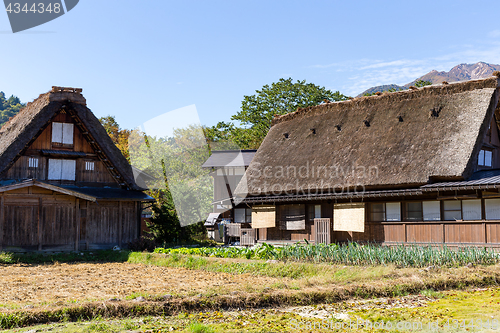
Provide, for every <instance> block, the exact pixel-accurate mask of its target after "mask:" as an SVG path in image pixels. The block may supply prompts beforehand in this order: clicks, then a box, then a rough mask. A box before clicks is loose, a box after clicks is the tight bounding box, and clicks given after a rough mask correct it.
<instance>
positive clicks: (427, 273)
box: [0, 253, 500, 332]
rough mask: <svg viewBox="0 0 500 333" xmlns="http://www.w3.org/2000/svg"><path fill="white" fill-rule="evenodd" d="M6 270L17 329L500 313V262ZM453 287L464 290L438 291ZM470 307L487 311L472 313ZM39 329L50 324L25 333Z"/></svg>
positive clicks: (196, 260)
mask: <svg viewBox="0 0 500 333" xmlns="http://www.w3.org/2000/svg"><path fill="white" fill-rule="evenodd" d="M0 270H1V273H2V279H0V312H1V313H0V324H1V327H3V328H10V329H13V330H12V332H45V331H51V332H80V331H84V332H121V331H132V332H142V331H145V332H167V331H171V330H172V328H174V329H175V330H179V331H183V332H219V331H227V332H241V331H248V332H268V331H270V330H271V331H280V332H287V331H290V322H291V321H293V320H295V322H297V320H298V321H299V322H301V320H302V321H304V323H307V320H309V319H312V320H317V321H321V320H323V319H324V318H321V317H319V316H318V315H317V314H321V313H323V314H325V315H326V316H327V317H328V316H330V317H331V316H335V314H336V313H337V314H338V313H341V314H343V315H345V316H349V318H358V317H360V316H361V317H364V318H369V319H370V320H374V319H376V318H379V317H380V318H393V317H394V318H396V317H398V316H399V317H401V319H406V318H410V319H412V320H416V319H418V318H420V317H419V316H422V318H424V317H427V318H430V317H432V316H433V315H434V313H438V312H439V311H441V312H442V313H443V317H442V318H462V317H464V316H465V314H467V315H469V314H470V315H471V316H472V315H476V314H477V313H478V312H477V311H481V314H482V317H484V318H486V317H485V316H490V317H491V313H495V312H492V311H500V308H498V307H499V306H500V305H499V304H500V292H499V291H498V290H496V291H491V292H490V290H493V289H487V288H491V287H496V286H498V284H499V281H500V265H498V264H496V265H484V266H483V265H466V266H458V267H427V268H411V267H406V268H401V267H396V266H394V265H386V266H382V265H379V266H361V265H360V266H345V265H333V264H313V263H306V262H279V261H274V260H267V261H266V260H253V259H250V260H248V259H241V258H239V259H231V258H213V257H199V256H192V255H166V254H148V253H131V254H130V255H128V261H124V262H107V263H102V262H70V263H63V262H57V261H55V262H51V263H40V264H26V263H15V264H2V265H0ZM453 289H455V290H466V291H464V292H460V293H462V294H457V295H459V297H458V296H456V295H454V294H452V293H450V292H444V293H442V292H441V291H446V290H453ZM470 290H479V291H480V293H472V294H470ZM407 295H408V296H407ZM411 295H414V296H411ZM486 296H487V297H491V300H494V302H493V303H491V302H490V301H491V300H489V299H485V297H486ZM457 297H458V298H457ZM471 297H472V298H471ZM446 301H447V302H448V303H446V304H447V305H446V308H447V309H450V308H451V307H452V306H454V304H456V305H457V306H458V305H459V303H460V302H461V303H464V302H470V303H469V304H468V305H467V306H464V307H463V309H460V310H457V312H456V313H453V316H454V317H453V316H452V313H451V312H446V311H448V310H446V311H445V310H444V309H441V308H440V307H439V302H441V303H443V302H446ZM366 302H369V303H368V305H366V304H367V303H366ZM436 302H437V303H436ZM434 303H435V304H436V305H435V306H434V305H433V304H434ZM461 303H460V304H461ZM370 304H373V306H372V305H370ZM471 305H478V306H479V305H481V307H479V308H478V309H474V312H467V311H472V310H471V309H472V306H471ZM493 306H494V308H493ZM432 307H434V308H435V309H434V310H426V309H430V308H432ZM399 308H401V309H408V311H406V310H404V311H403V310H401V309H399ZM398 309H399V310H398ZM220 310H223V311H220ZM485 311H486V312H488V314H486V312H485ZM483 312H484V313H483ZM460 315H461V316H462V317H460ZM446 316H447V317H446ZM457 316H458V317H457ZM307 318H309V319H307ZM346 318H347V317H346ZM439 318H441V317H439ZM464 318H467V317H464ZM334 319H335V320H337V321H338V320H344V319H345V318H343V317H342V318H340V317H338V318H334ZM499 319H500V318H499ZM50 322H56V324H48V323H50ZM263 322H264V323H265V325H262V323H263ZM37 324H44V325H42V326H31V327H32V328H33V327H35V328H33V329H30V327H25V328H22V327H23V326H27V325H37ZM241 325H243V326H241ZM245 325H246V327H245ZM287 325H288V326H287ZM16 327H18V328H16ZM155 327H157V328H159V329H158V330H157V329H156V328H155ZM287 327H288V328H287ZM126 328H131V329H130V330H129V329H126ZM160 328H161V329H160ZM247 328H248V330H247ZM298 331H300V332H302V331H304V332H308V331H310V330H308V329H307V327H306V328H305V329H304V330H298Z"/></svg>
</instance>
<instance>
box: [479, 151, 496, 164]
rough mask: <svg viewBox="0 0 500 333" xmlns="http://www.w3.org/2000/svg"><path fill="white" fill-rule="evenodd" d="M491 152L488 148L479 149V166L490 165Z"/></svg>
mask: <svg viewBox="0 0 500 333" xmlns="http://www.w3.org/2000/svg"><path fill="white" fill-rule="evenodd" d="M492 160H493V152H492V151H490V150H485V149H481V151H479V157H478V159H477V164H478V165H479V166H487V167H490V166H492Z"/></svg>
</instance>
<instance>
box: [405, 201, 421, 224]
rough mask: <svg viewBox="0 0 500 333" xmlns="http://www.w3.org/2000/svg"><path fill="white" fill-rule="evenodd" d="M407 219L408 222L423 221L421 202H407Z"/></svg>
mask: <svg viewBox="0 0 500 333" xmlns="http://www.w3.org/2000/svg"><path fill="white" fill-rule="evenodd" d="M406 217H407V220H408V221H422V219H423V217H422V203H421V202H407V203H406Z"/></svg>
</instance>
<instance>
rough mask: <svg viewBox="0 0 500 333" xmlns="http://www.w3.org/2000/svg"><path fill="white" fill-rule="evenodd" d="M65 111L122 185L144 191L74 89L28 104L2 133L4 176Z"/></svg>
mask: <svg viewBox="0 0 500 333" xmlns="http://www.w3.org/2000/svg"><path fill="white" fill-rule="evenodd" d="M61 110H64V112H66V113H68V114H69V115H70V116H71V117H73V118H74V120H75V126H76V128H78V130H80V131H81V132H82V134H83V135H84V137H85V139H86V140H87V142H88V143H89V144H90V145H91V146H92V148H93V149H94V151H95V152H96V154H97V156H98V157H99V159H100V160H101V161H102V162H103V163H104V164H105V165H107V167H108V170H109V171H110V172H111V173H112V174H113V176H114V177H115V179H116V180H117V182H118V183H119V184H120V185H122V186H126V187H127V188H130V189H134V190H142V188H140V187H139V186H137V184H136V183H135V181H134V175H133V172H132V167H131V166H130V164H129V163H128V162H127V160H126V159H125V157H124V156H123V155H122V153H121V152H120V150H119V149H118V148H117V147H116V146H115V144H114V143H113V141H112V140H111V138H110V137H109V135H108V134H107V133H106V130H105V129H104V127H103V126H102V125H101V123H100V122H99V120H98V119H97V118H96V117H95V116H94V114H93V113H92V112H91V111H90V109H88V108H87V106H86V100H85V98H84V97H83V96H82V95H81V89H74V88H61V87H53V88H52V91H50V92H48V93H45V94H42V95H40V96H39V97H38V98H37V99H35V100H34V101H33V102H31V103H28V105H26V107H25V108H23V109H22V110H21V111H20V112H19V114H17V115H16V117H14V118H13V119H11V120H9V121H8V122H7V123H6V124H5V125H4V126H3V127H2V128H1V129H0V174H4V173H5V172H6V171H7V170H8V169H9V168H10V167H11V166H12V165H13V164H14V163H15V161H16V160H17V159H18V158H19V157H20V155H21V154H22V152H23V151H24V150H25V149H27V147H29V146H30V145H31V144H32V143H33V142H34V141H35V140H36V138H37V137H38V135H40V134H41V133H42V132H43V130H44V129H45V128H46V127H47V126H48V125H49V124H50V121H51V120H52V119H53V118H54V117H55V116H56V115H57V114H58V113H59V112H60V111H61Z"/></svg>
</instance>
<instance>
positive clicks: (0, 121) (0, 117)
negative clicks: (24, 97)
mask: <svg viewBox="0 0 500 333" xmlns="http://www.w3.org/2000/svg"><path fill="white" fill-rule="evenodd" d="M25 105H26V104H23V103H21V101H20V100H19V98H18V97H16V96H10V97H9V98H8V99H6V98H5V93H4V92H3V91H0V127H1V126H3V125H4V124H5V123H6V122H7V121H9V119H10V118H11V117H14V116H15V115H16V114H18V113H19V111H21V109H22V108H23V107H25Z"/></svg>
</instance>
